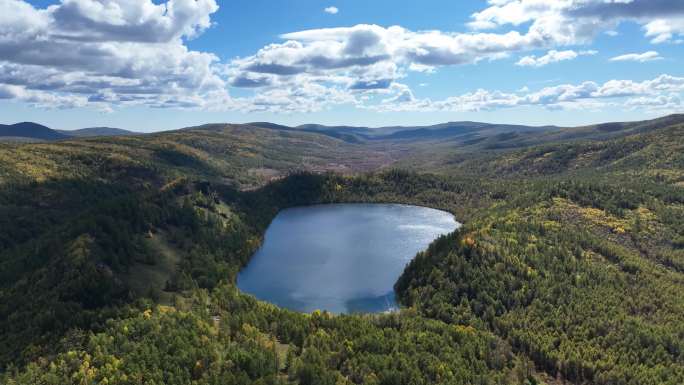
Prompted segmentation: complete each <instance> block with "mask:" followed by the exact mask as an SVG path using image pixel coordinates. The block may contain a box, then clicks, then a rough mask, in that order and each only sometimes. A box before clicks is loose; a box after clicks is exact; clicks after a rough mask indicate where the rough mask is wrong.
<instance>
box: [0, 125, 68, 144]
mask: <svg viewBox="0 0 684 385" xmlns="http://www.w3.org/2000/svg"><path fill="white" fill-rule="evenodd" d="M3 137H7V138H26V139H35V140H61V139H67V138H68V136H67V135H64V134H62V133H60V132H58V131H55V130H53V129H50V128H48V127H45V126H43V125H40V124H38V123H32V122H22V123H15V124H9V125H6V124H0V139H1V138H3Z"/></svg>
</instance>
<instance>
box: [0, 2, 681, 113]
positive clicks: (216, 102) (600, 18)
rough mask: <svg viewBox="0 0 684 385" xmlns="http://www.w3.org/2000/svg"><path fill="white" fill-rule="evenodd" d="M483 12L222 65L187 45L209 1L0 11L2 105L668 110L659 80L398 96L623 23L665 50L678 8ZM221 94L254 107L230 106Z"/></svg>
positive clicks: (302, 41)
mask: <svg viewBox="0 0 684 385" xmlns="http://www.w3.org/2000/svg"><path fill="white" fill-rule="evenodd" d="M488 3H489V6H488V7H487V8H486V9H484V10H483V11H482V12H478V13H476V14H474V15H473V16H472V23H471V24H470V25H471V27H473V28H475V29H478V30H479V29H491V28H497V30H496V31H494V32H482V31H473V32H467V33H457V32H445V31H438V30H426V31H412V30H409V29H406V28H403V27H401V26H387V27H385V26H378V25H366V24H361V25H355V26H350V27H341V28H322V29H314V30H305V31H297V32H292V33H287V34H284V35H282V36H281V39H282V40H280V41H277V42H274V43H272V44H269V45H266V46H264V47H262V48H261V49H258V50H256V52H254V53H253V54H252V55H248V56H246V57H242V58H236V59H233V60H231V61H229V62H227V63H221V62H220V61H219V59H218V57H217V56H216V55H214V54H212V53H210V52H200V51H194V50H191V49H189V48H188V46H187V41H188V40H189V39H193V38H196V37H197V36H199V35H200V34H202V33H203V32H204V31H205V30H206V29H207V28H210V27H211V25H212V20H211V16H212V14H213V13H215V12H216V11H217V9H218V5H217V3H216V1H215V0H166V2H163V3H160V2H159V1H153V0H63V1H61V2H60V3H58V4H56V5H52V6H49V7H47V8H36V7H34V6H32V5H30V4H29V3H27V2H26V1H24V0H0V98H2V99H14V100H20V101H23V102H26V103H31V104H35V105H39V106H42V107H57V108H68V107H77V106H84V105H92V106H96V107H99V108H101V109H103V110H106V109H108V108H111V107H112V106H117V105H145V106H151V107H176V108H203V109H217V110H242V111H274V112H285V113H288V112H307V111H318V110H322V109H326V108H329V107H331V106H336V105H340V104H348V105H352V106H357V107H360V108H376V109H415V110H435V109H437V110H439V109H446V110H477V109H495V108H512V107H517V106H522V105H539V106H544V107H546V108H579V107H580V106H584V107H592V108H594V107H597V106H600V105H604V104H605V103H608V101H611V103H613V102H615V100H618V99H620V98H623V99H624V98H631V99H630V100H632V101H631V102H630V103H631V104H630V106H631V107H633V108H638V106H646V105H647V103H646V101H648V100H658V101H659V102H658V104H659V105H661V106H662V105H666V106H673V105H674V103H679V102H678V100H679V99H677V98H678V95H679V94H681V92H682V91H681V87H680V86H675V85H674V84H676V83H677V81H678V80H677V79H680V78H674V77H667V76H663V77H660V78H658V79H654V80H652V81H651V82H650V83H649V82H633V81H630V80H615V81H610V82H606V83H604V84H601V85H599V84H597V83H594V82H584V83H581V84H577V85H559V86H555V87H547V88H544V89H541V90H538V91H530V90H529V89H522V90H520V91H519V92H514V93H507V92H501V91H492V90H477V91H473V92H469V93H464V94H462V95H457V96H453V97H451V98H446V99H444V100H441V101H431V100H429V99H419V98H417V97H416V96H415V95H414V94H413V92H412V90H411V89H410V88H409V87H408V86H407V85H405V84H404V83H405V82H404V79H405V78H406V77H408V76H412V75H415V74H413V73H414V72H423V73H433V72H437V71H439V70H440V69H441V68H443V67H446V66H457V65H468V64H475V63H479V62H482V61H494V60H501V59H502V58H505V57H509V56H512V55H521V56H522V55H525V54H526V53H529V52H530V51H538V50H543V51H545V52H546V54H543V55H541V56H539V57H538V56H534V55H527V56H524V57H522V58H521V59H520V61H519V62H518V64H519V65H531V66H537V67H539V66H543V65H547V64H550V63H555V62H559V61H563V60H572V59H576V58H577V57H578V56H582V55H593V54H595V53H596V52H595V51H579V50H576V48H575V50H569V49H563V48H569V47H572V48H574V47H576V46H579V45H582V44H588V43H590V42H591V41H592V39H593V38H594V37H595V36H596V35H597V34H599V33H604V32H605V33H609V31H614V30H615V29H616V28H617V27H618V26H619V24H620V23H622V22H627V21H629V22H634V23H637V24H639V25H640V26H641V27H642V28H643V30H644V34H645V35H646V36H647V37H648V38H650V39H651V40H652V41H654V42H656V43H663V42H676V41H677V40H679V39H680V38H682V37H683V36H682V35H683V34H684V22H682V20H684V3H682V2H673V1H671V0H648V2H646V0H558V1H548V0H489V2H488ZM336 11H337V8H334V7H329V8H326V12H333V13H334V12H336ZM508 27H510V28H508ZM507 28H508V29H507ZM656 55H657V54H656ZM229 87H236V88H244V89H247V90H251V92H253V95H252V96H248V97H241V98H231V97H230V96H229V94H228V88H229ZM677 87H680V88H677ZM663 98H664V99H663ZM642 99H643V100H642ZM663 100H666V101H667V103H664V102H662V101H663ZM631 107H630V108H631ZM649 108H650V107H649ZM668 108H669V107H668Z"/></svg>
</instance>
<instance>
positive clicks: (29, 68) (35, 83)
mask: <svg viewBox="0 0 684 385" xmlns="http://www.w3.org/2000/svg"><path fill="white" fill-rule="evenodd" d="M217 9H218V5H217V4H216V2H215V1H214V0H169V1H167V2H165V3H162V4H155V3H153V2H152V1H150V0H117V1H114V0H97V1H96V0H63V1H62V2H61V3H59V4H56V5H52V6H49V7H47V8H43V9H40V8H35V7H33V6H32V5H30V4H29V3H27V2H25V1H22V0H2V1H0V85H2V86H3V87H4V88H7V87H10V86H11V87H13V89H14V90H15V91H14V93H13V94H12V95H15V97H14V99H18V100H22V101H26V102H29V103H32V104H37V105H40V106H44V107H58V108H61V107H68V106H82V105H84V104H88V103H89V104H94V105H100V106H101V108H103V109H107V108H109V107H108V106H110V105H114V104H139V105H150V106H153V107H165V106H180V107H189V106H203V107H209V106H210V105H212V104H222V103H228V102H229V101H230V98H229V97H228V94H227V92H226V87H225V81H224V80H223V79H222V78H221V76H219V74H218V73H217V69H216V64H217V63H218V58H217V57H216V56H215V55H213V54H211V53H205V52H198V51H192V50H190V49H188V48H187V46H186V45H185V40H187V39H192V38H194V37H196V36H197V35H198V34H200V33H202V31H204V30H206V29H207V28H209V27H210V26H211V20H210V15H211V14H212V13H214V12H216V11H217ZM210 96H211V98H210Z"/></svg>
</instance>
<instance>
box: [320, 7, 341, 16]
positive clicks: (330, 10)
mask: <svg viewBox="0 0 684 385" xmlns="http://www.w3.org/2000/svg"><path fill="white" fill-rule="evenodd" d="M339 11H340V10H339V9H337V7H326V8H325V9H323V12H325V13H329V14H331V15H336V14H337V13H338V12H339Z"/></svg>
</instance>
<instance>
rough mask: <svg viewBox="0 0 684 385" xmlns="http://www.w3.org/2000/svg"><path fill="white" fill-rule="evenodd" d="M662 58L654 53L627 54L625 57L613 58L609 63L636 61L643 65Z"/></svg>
mask: <svg viewBox="0 0 684 385" xmlns="http://www.w3.org/2000/svg"><path fill="white" fill-rule="evenodd" d="M662 59H663V58H662V57H661V56H660V54H659V53H658V52H656V51H648V52H644V53H629V54H625V55H620V56H615V57H613V58H611V59H610V61H636V62H639V63H644V62H647V61H654V60H662Z"/></svg>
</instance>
